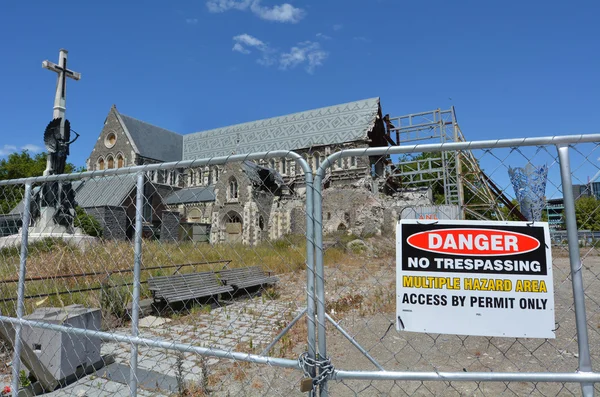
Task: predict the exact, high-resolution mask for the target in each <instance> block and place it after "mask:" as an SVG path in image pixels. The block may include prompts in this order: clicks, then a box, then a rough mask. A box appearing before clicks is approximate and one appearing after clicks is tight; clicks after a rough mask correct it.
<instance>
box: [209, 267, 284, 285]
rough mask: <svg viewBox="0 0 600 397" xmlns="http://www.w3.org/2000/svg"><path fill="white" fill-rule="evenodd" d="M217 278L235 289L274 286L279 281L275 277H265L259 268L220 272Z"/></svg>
mask: <svg viewBox="0 0 600 397" xmlns="http://www.w3.org/2000/svg"><path fill="white" fill-rule="evenodd" d="M219 276H220V277H221V280H222V281H223V282H225V284H227V285H231V286H233V287H235V288H236V289H241V288H248V287H256V286H261V285H265V284H274V283H276V282H278V281H279V279H278V278H277V277H271V276H269V275H267V274H266V273H265V272H264V271H263V270H262V269H261V268H260V267H259V266H250V267H242V268H235V269H227V270H221V271H220V272H219Z"/></svg>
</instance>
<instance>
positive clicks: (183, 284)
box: [148, 272, 233, 303]
mask: <svg viewBox="0 0 600 397" xmlns="http://www.w3.org/2000/svg"><path fill="white" fill-rule="evenodd" d="M148 288H149V289H150V291H152V295H153V296H154V300H155V301H165V302H166V303H173V302H181V301H187V300H193V299H200V298H206V297H212V296H215V295H219V294H222V293H226V292H232V291H233V287H232V286H230V285H222V284H221V283H220V282H219V280H218V279H217V276H216V274H215V273H214V272H202V273H187V274H174V275H172V276H160V277H151V278H149V279H148Z"/></svg>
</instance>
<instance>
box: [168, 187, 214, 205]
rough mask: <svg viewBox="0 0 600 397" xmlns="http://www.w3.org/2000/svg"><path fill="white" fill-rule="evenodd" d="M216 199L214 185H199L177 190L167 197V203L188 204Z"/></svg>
mask: <svg viewBox="0 0 600 397" xmlns="http://www.w3.org/2000/svg"><path fill="white" fill-rule="evenodd" d="M211 201H215V187H214V186H198V187H189V188H184V189H181V190H177V191H175V192H173V193H171V194H169V195H168V196H167V197H165V200H164V202H165V204H167V205H175V204H188V203H202V202H211Z"/></svg>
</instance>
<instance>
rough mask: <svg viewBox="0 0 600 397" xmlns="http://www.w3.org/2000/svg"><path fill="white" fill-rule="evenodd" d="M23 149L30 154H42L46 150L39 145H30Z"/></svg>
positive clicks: (22, 147)
mask: <svg viewBox="0 0 600 397" xmlns="http://www.w3.org/2000/svg"><path fill="white" fill-rule="evenodd" d="M21 149H23V150H27V151H28V152H31V153H40V152H42V151H43V150H44V148H42V147H40V146H38V145H34V144H32V143H28V144H27V145H25V146H21Z"/></svg>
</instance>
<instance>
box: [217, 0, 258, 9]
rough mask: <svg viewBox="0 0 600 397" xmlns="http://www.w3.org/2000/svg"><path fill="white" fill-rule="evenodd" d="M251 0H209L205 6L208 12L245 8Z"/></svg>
mask: <svg viewBox="0 0 600 397" xmlns="http://www.w3.org/2000/svg"><path fill="white" fill-rule="evenodd" d="M251 2H252V0H209V1H207V2H206V7H208V11H210V12H225V11H229V10H231V9H235V10H245V9H247V8H248V7H249V6H250V3H251Z"/></svg>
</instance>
